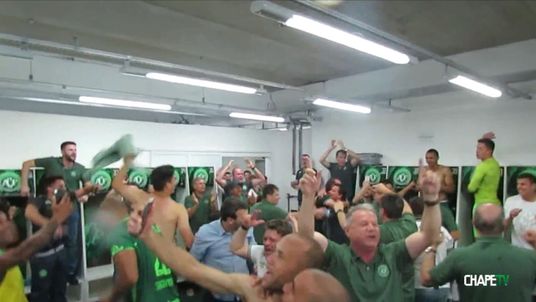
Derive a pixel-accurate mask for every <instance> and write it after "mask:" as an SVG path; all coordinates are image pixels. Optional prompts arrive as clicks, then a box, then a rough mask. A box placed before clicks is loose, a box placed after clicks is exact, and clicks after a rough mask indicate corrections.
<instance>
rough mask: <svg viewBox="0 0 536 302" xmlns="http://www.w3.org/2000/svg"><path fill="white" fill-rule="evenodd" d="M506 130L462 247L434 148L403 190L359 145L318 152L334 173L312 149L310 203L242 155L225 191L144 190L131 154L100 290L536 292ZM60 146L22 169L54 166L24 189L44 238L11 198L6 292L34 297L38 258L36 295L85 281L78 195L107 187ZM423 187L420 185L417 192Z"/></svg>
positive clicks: (291, 295) (362, 294)
mask: <svg viewBox="0 0 536 302" xmlns="http://www.w3.org/2000/svg"><path fill="white" fill-rule="evenodd" d="M493 139H495V137H494V135H493V133H486V134H485V135H484V136H483V137H482V138H480V139H478V141H477V148H476V156H477V158H478V159H479V160H480V161H481V162H480V163H479V165H478V166H477V167H476V169H475V171H474V173H473V175H472V177H471V180H470V182H469V185H468V187H467V189H468V191H469V192H472V193H474V206H473V210H472V211H473V215H472V216H473V218H472V222H473V226H474V236H475V242H474V243H472V244H470V245H468V246H465V247H457V245H456V241H457V240H459V238H460V232H459V230H458V227H457V225H456V221H455V218H454V215H453V213H452V210H451V209H450V207H449V206H448V195H449V194H451V193H452V192H454V191H455V184H454V181H453V176H452V174H451V172H450V169H449V168H448V167H446V166H443V165H441V164H439V152H438V151H437V150H435V149H430V150H428V151H426V153H425V159H426V166H423V164H422V163H421V164H420V166H421V167H420V171H419V177H418V179H417V181H416V182H413V183H411V184H410V185H409V186H407V187H406V188H403V189H402V190H401V191H399V192H395V190H394V188H393V186H392V184H390V183H389V182H385V181H384V182H380V183H378V184H372V183H370V181H369V180H368V179H366V180H365V181H364V182H363V183H362V184H361V186H360V189H358V190H356V188H355V179H354V178H353V177H354V173H355V172H354V171H355V168H356V167H357V165H358V164H359V161H360V159H359V155H358V154H356V153H355V152H354V151H352V150H349V149H348V148H346V147H345V146H344V144H343V142H342V141H337V140H332V141H331V144H330V147H329V148H328V150H326V152H325V153H324V154H322V156H321V157H320V159H319V162H320V164H321V165H322V166H324V167H325V168H326V169H327V171H329V177H322V175H324V176H325V175H326V173H322V172H321V171H320V169H319V170H316V169H315V168H313V166H314V165H313V160H312V158H311V156H310V155H308V154H303V155H302V156H301V168H300V170H299V171H297V172H296V179H295V180H294V181H292V182H291V186H292V187H293V188H294V189H296V190H297V191H298V202H299V211H298V212H297V213H288V212H287V211H284V210H282V209H281V208H280V207H279V206H278V203H279V200H280V195H279V189H278V187H277V186H276V185H275V184H271V183H268V182H267V178H266V177H265V176H264V174H263V173H262V171H261V170H260V169H258V168H257V167H256V166H255V163H254V162H253V161H251V160H246V165H247V167H248V170H246V171H244V170H242V169H240V168H239V167H237V166H235V165H234V163H233V162H232V161H231V162H229V163H228V164H227V165H224V166H223V167H221V168H220V169H219V170H218V171H217V173H216V183H217V187H216V189H215V190H214V191H211V190H208V189H207V184H206V183H205V180H204V179H203V178H196V179H194V180H193V181H192V183H191V194H190V195H189V196H187V197H186V199H185V200H184V202H183V203H178V202H176V201H175V200H174V199H173V198H172V194H174V192H175V186H176V179H175V174H174V169H173V167H172V166H169V165H165V166H160V167H157V168H155V169H154V170H153V171H152V172H151V175H150V183H151V187H150V189H149V190H147V191H144V190H141V189H139V188H138V187H136V186H135V185H131V184H129V183H128V182H127V181H126V179H127V174H128V170H129V169H130V168H131V167H132V164H133V161H134V158H135V155H134V154H127V155H125V156H124V158H123V165H122V167H121V169H119V172H118V173H117V175H116V176H115V177H114V179H113V182H112V188H113V190H111V191H110V192H109V193H108V194H107V195H106V198H105V200H104V201H103V202H102V204H101V206H100V211H102V212H105V213H106V214H107V217H108V218H109V219H108V220H107V222H108V223H109V224H110V228H111V230H110V232H108V236H107V241H108V243H109V249H110V255H111V257H112V259H113V264H114V277H113V286H112V289H111V290H110V292H109V293H108V294H106V295H104V296H103V297H102V298H101V301H180V300H181V293H180V292H181V290H182V288H181V286H180V285H179V286H177V284H176V280H177V277H178V276H180V277H181V278H183V279H185V280H187V281H188V284H191V285H192V286H189V287H188V290H194V293H195V294H199V295H202V297H201V298H200V299H202V301H229V302H230V301H299V302H302V301H303V302H320V301H323V302H331V301H341V302H345V301H348V302H349V301H352V302H354V301H355V302H358V301H408V302H409V301H419V302H420V301H448V300H460V301H506V300H507V299H510V300H511V301H536V296H535V295H536V291H535V284H536V177H535V175H533V174H530V173H522V174H520V175H519V176H518V178H517V190H518V193H519V194H518V195H515V196H512V197H509V198H508V199H507V200H506V201H505V203H504V207H503V206H502V204H501V201H500V200H499V198H498V196H497V191H498V189H499V179H500V167H499V164H498V162H497V160H495V158H494V157H493V152H494V148H495V143H494V141H493ZM60 148H61V152H62V156H61V157H50V158H41V159H34V160H28V161H25V162H24V163H23V166H22V178H23V180H26V179H27V178H28V171H29V169H30V168H31V167H34V166H39V167H43V168H44V169H45V170H44V171H45V177H44V181H42V183H41V184H40V186H39V187H40V188H39V190H38V192H37V193H38V194H36V196H35V197H32V196H30V195H31V194H30V190H29V188H28V186H27V183H26V182H25V181H23V184H24V185H23V186H22V188H21V194H22V195H24V196H30V198H29V200H28V205H27V206H26V208H25V209H24V215H25V217H26V218H27V219H28V220H29V221H30V222H31V224H32V230H33V235H32V236H31V237H29V238H28V239H26V240H24V241H22V242H20V240H19V239H18V238H19V236H20V234H19V233H18V231H17V228H16V226H15V224H14V223H13V216H14V212H13V209H12V208H10V207H9V206H8V205H6V203H5V202H2V203H0V252H1V253H0V282H1V283H0V300H1V301H15V302H18V301H27V298H26V296H25V294H24V287H23V280H22V274H21V272H20V269H19V267H18V266H17V265H18V264H20V263H22V262H23V261H26V260H29V261H30V267H31V292H30V295H29V299H30V301H39V302H41V301H44V302H46V301H67V298H66V286H67V283H71V284H76V283H77V282H78V280H77V276H76V275H77V268H78V266H79V259H80V257H79V256H78V255H79V247H80V244H79V242H80V241H79V234H78V231H79V230H80V212H79V206H78V203H79V202H85V201H87V195H88V194H92V193H94V192H96V191H98V190H99V189H100V188H99V186H97V185H95V184H92V183H90V182H88V181H87V179H85V178H84V171H85V169H84V167H83V166H82V165H80V164H78V163H77V162H76V152H77V150H76V143H74V142H65V143H63V144H62V145H61V147H60ZM336 149H338V150H337V151H336V155H335V156H336V162H333V163H331V162H329V161H328V160H327V158H328V156H329V155H330V154H331V153H332V152H333V151H335V150H336ZM323 178H324V179H323ZM411 190H413V191H416V192H418V194H415V195H416V196H414V197H412V198H410V199H409V200H405V199H404V196H407V193H408V192H409V191H411ZM218 195H223V196H221V198H218ZM218 200H220V202H219V201H218ZM179 239H180V240H179ZM178 241H180V243H178ZM192 288H193V289H192ZM191 294H192V292H189V293H188V294H187V295H191Z"/></svg>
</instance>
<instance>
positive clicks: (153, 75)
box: [145, 72, 257, 94]
mask: <svg viewBox="0 0 536 302" xmlns="http://www.w3.org/2000/svg"><path fill="white" fill-rule="evenodd" d="M145 77H146V78H148V79H153V80H159V81H165V82H171V83H176V84H184V85H190V86H198V87H204V88H212V89H218V90H225V91H231V92H238V93H246V94H255V93H256V92H257V89H256V88H252V87H246V86H240V85H234V84H227V83H221V82H214V81H208V80H201V79H195V78H189V77H183V76H177V75H172V74H165V73H158V72H149V73H147V74H146V75H145Z"/></svg>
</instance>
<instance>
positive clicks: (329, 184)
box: [326, 177, 342, 192]
mask: <svg viewBox="0 0 536 302" xmlns="http://www.w3.org/2000/svg"><path fill="white" fill-rule="evenodd" d="M336 180H338V181H340V182H341V184H342V181H341V180H340V179H338V178H335V177H333V178H330V179H328V181H327V182H326V192H327V191H331V187H333V186H336V184H335V181H336Z"/></svg>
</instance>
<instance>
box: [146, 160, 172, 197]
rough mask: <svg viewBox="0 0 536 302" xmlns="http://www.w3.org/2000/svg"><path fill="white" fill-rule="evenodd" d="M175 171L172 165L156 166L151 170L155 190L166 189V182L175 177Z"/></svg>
mask: <svg viewBox="0 0 536 302" xmlns="http://www.w3.org/2000/svg"><path fill="white" fill-rule="evenodd" d="M174 173H175V170H174V169H173V166H171V165H164V166H160V167H156V168H155V169H154V170H153V171H152V172H151V184H152V185H153V188H154V190H155V191H162V190H164V187H165V186H166V183H168V182H169V181H170V180H171V179H172V178H173V175H174Z"/></svg>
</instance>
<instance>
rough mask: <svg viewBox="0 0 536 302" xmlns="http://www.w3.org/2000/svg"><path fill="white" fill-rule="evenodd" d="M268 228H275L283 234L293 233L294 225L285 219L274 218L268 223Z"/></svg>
mask: <svg viewBox="0 0 536 302" xmlns="http://www.w3.org/2000/svg"><path fill="white" fill-rule="evenodd" d="M266 230H274V231H276V232H277V233H278V234H279V235H281V236H286V235H288V234H291V233H292V226H290V223H288V221H286V220H285V219H272V220H269V221H268V222H267V223H266Z"/></svg>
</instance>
